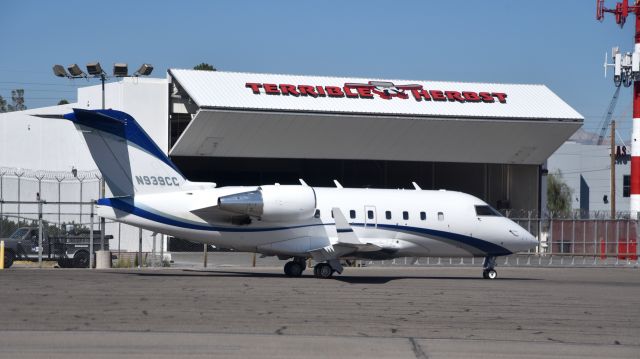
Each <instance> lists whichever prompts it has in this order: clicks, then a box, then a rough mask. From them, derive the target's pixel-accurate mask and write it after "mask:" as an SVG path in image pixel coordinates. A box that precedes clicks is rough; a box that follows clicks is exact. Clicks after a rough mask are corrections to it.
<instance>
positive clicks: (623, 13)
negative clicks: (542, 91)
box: [596, 0, 640, 218]
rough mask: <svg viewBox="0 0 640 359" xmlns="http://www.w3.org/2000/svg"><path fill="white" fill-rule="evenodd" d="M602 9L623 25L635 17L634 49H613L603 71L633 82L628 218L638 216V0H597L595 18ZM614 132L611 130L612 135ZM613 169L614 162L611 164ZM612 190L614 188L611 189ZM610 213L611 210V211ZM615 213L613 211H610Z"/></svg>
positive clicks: (626, 83)
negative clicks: (611, 3) (607, 1)
mask: <svg viewBox="0 0 640 359" xmlns="http://www.w3.org/2000/svg"><path fill="white" fill-rule="evenodd" d="M605 13H610V14H613V15H615V19H616V24H618V25H619V26H620V27H623V26H624V24H625V22H626V20H627V16H629V15H630V14H633V15H634V17H635V20H636V21H635V25H636V30H635V33H634V43H635V45H634V49H633V52H631V53H629V52H628V53H620V52H619V51H617V49H616V51H614V52H613V53H612V56H613V61H614V62H613V64H607V63H606V59H605V65H604V66H605V75H606V69H607V67H608V66H612V67H613V68H614V76H613V82H614V84H615V85H616V86H618V87H619V86H620V85H624V86H625V87H630V86H631V85H632V84H633V121H632V123H633V129H632V135H631V137H632V141H631V196H630V197H631V198H630V201H629V203H630V208H629V210H630V212H631V218H637V216H638V213H639V212H640V142H639V141H640V1H639V0H635V1H633V5H631V6H630V5H629V1H628V0H622V1H620V2H618V3H616V7H615V8H612V9H608V8H605V7H604V0H596V19H597V20H599V21H602V20H603V19H604V15H605ZM613 136H615V134H612V137H613ZM612 169H613V166H612ZM614 180H615V178H612V182H611V183H612V184H611V188H612V191H613V186H614V184H613V183H614V182H615V181H614ZM612 193H613V192H612ZM614 204H615V197H614V196H613V195H612V196H611V206H612V209H613V208H614ZM612 214H613V213H612ZM613 215H615V214H613Z"/></svg>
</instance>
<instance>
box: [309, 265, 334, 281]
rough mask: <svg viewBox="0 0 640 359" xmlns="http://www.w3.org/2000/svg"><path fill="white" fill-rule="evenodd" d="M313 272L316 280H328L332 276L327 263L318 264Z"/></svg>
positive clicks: (331, 270)
mask: <svg viewBox="0 0 640 359" xmlns="http://www.w3.org/2000/svg"><path fill="white" fill-rule="evenodd" d="M313 272H314V274H315V276H316V278H322V279H329V278H331V276H332V275H333V268H331V266H330V265H329V264H327V263H320V264H318V265H316V267H315V268H314V270H313Z"/></svg>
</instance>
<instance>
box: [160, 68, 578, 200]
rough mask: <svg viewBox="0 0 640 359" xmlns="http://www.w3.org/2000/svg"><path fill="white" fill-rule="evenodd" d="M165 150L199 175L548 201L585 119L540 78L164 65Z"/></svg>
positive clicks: (187, 170)
mask: <svg viewBox="0 0 640 359" xmlns="http://www.w3.org/2000/svg"><path fill="white" fill-rule="evenodd" d="M168 82H169V89H168V91H169V93H170V99H169V109H168V111H169V115H168V117H169V122H168V126H169V130H168V131H169V133H170V136H169V143H168V148H169V154H170V155H171V157H172V158H173V160H174V161H175V162H176V163H177V165H178V166H179V167H180V168H181V169H182V170H183V171H184V172H185V173H186V174H187V176H189V177H191V178H193V179H195V180H211V181H215V182H217V183H218V184H220V185H227V184H256V183H272V182H281V183H295V182H297V179H298V178H303V179H304V180H305V181H306V182H307V183H309V184H310V185H314V186H332V185H333V181H332V180H333V179H337V180H339V181H340V182H341V183H342V185H344V186H349V187H379V188H411V181H416V182H417V183H418V184H419V185H420V186H421V187H422V188H424V189H450V190H460V191H464V192H468V193H471V194H473V195H476V196H478V197H480V198H483V199H485V200H486V201H487V202H489V203H490V204H492V205H494V206H496V207H498V208H500V209H526V210H532V209H533V210H536V209H539V206H540V198H539V195H538V194H539V192H540V191H539V190H540V186H541V183H540V178H541V170H540V165H541V164H543V163H544V162H545V160H546V159H547V157H549V156H550V155H551V153H553V152H554V151H555V150H556V149H557V148H558V147H559V146H560V145H561V144H562V143H563V142H564V141H565V140H566V139H567V138H569V137H570V136H571V134H573V133H574V132H575V131H576V130H577V129H578V128H579V127H580V126H581V125H582V120H583V118H582V116H581V115H580V114H579V113H577V112H576V111H575V110H573V109H572V108H571V107H570V106H569V105H567V104H566V103H565V102H563V101H562V100H561V99H560V98H559V97H558V96H556V95H555V94H554V93H553V92H551V91H550V90H549V89H548V88H547V87H545V86H543V85H513V84H482V83H458V82H433V81H427V82H425V81H407V80H378V79H368V78H367V79H362V78H338V77H318V76H293V75H275V74H252V73H233V72H206V71H194V70H176V69H172V70H169V72H168Z"/></svg>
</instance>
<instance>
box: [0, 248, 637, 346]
mask: <svg viewBox="0 0 640 359" xmlns="http://www.w3.org/2000/svg"><path fill="white" fill-rule="evenodd" d="M219 255H224V254H219ZM243 258H246V257H243ZM498 271H499V278H498V279H496V280H483V279H481V270H480V268H479V267H478V268H472V267H464V268H456V267H368V268H346V270H345V273H344V274H343V275H337V276H336V277H335V278H334V279H330V280H322V279H316V278H313V277H312V276H311V271H309V270H307V271H306V272H305V275H304V276H303V277H301V278H288V277H285V276H283V275H282V274H281V273H282V268H280V267H274V266H271V267H269V266H266V267H264V266H263V267H257V268H251V267H248V266H238V265H234V266H215V267H214V268H209V269H207V270H203V269H198V268H190V269H189V268H187V269H168V268H164V269H140V270H138V269H127V270H121V269H110V270H82V269H42V270H38V269H30V268H15V269H14V268H12V269H9V270H4V271H0V358H33V357H49V358H80V357H82V358H86V357H91V358H102V357H105V358H106V357H114V356H118V357H121V358H151V357H154V358H165V357H166V358H168V357H171V358H175V357H183V358H202V357H207V358H209V357H219V358H254V357H255V358H258V357H259V358H276V357H278V358H293V357H295V358H326V357H351V358H469V357H474V358H566V357H582V358H605V357H607V358H638V357H639V354H638V353H639V352H640V299H639V298H640V275H639V274H640V270H639V269H637V268H522V267H509V268H498Z"/></svg>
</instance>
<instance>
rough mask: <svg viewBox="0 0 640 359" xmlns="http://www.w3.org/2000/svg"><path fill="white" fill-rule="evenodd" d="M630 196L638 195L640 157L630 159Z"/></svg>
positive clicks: (639, 191)
mask: <svg viewBox="0 0 640 359" xmlns="http://www.w3.org/2000/svg"><path fill="white" fill-rule="evenodd" d="M631 194H640V156H636V157H631Z"/></svg>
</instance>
